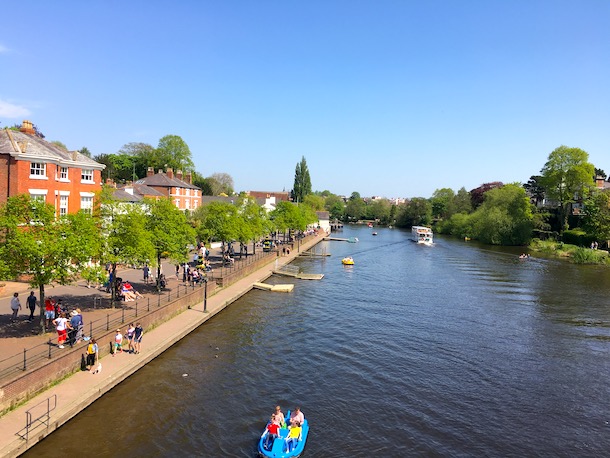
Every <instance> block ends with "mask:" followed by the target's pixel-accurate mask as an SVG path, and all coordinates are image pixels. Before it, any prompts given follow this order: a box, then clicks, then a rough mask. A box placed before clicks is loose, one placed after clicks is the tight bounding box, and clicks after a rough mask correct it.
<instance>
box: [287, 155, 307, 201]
mask: <svg viewBox="0 0 610 458" xmlns="http://www.w3.org/2000/svg"><path fill="white" fill-rule="evenodd" d="M309 194H311V177H310V176H309V169H308V168H307V161H306V160H305V156H303V157H302V158H301V162H299V163H298V164H297V166H296V168H295V171H294V185H293V188H292V200H293V201H294V202H303V200H304V199H305V196H307V195H309Z"/></svg>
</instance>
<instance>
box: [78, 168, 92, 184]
mask: <svg viewBox="0 0 610 458" xmlns="http://www.w3.org/2000/svg"><path fill="white" fill-rule="evenodd" d="M80 180H81V181H82V182H86V183H93V170H92V169H83V170H82V171H81V175H80Z"/></svg>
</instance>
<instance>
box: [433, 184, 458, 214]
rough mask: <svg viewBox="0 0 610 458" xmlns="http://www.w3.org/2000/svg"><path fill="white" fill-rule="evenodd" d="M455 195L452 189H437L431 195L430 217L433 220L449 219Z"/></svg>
mask: <svg viewBox="0 0 610 458" xmlns="http://www.w3.org/2000/svg"><path fill="white" fill-rule="evenodd" d="M454 202H455V193H454V192H453V189H450V188H442V189H437V190H436V191H434V194H432V198H431V199H430V203H431V204H432V217H433V218H435V219H445V218H448V217H450V216H451V215H452V214H453V213H454V211H453V207H454Z"/></svg>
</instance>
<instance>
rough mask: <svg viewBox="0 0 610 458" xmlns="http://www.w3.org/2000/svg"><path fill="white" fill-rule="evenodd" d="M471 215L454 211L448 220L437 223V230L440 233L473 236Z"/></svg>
mask: <svg viewBox="0 0 610 458" xmlns="http://www.w3.org/2000/svg"><path fill="white" fill-rule="evenodd" d="M472 224H473V220H472V217H471V215H469V214H466V213H456V214H454V215H452V216H451V217H450V218H449V219H448V220H445V221H443V222H441V223H439V224H438V225H437V231H438V232H439V233H441V234H450V235H453V236H455V237H459V238H462V239H463V238H465V237H469V238H473V235H474V229H473V227H472Z"/></svg>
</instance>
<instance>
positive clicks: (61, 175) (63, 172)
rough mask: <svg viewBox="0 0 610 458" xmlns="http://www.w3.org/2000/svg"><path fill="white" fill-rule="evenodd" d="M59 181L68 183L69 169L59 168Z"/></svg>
mask: <svg viewBox="0 0 610 458" xmlns="http://www.w3.org/2000/svg"><path fill="white" fill-rule="evenodd" d="M59 179H60V180H63V181H68V167H60V168H59Z"/></svg>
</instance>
